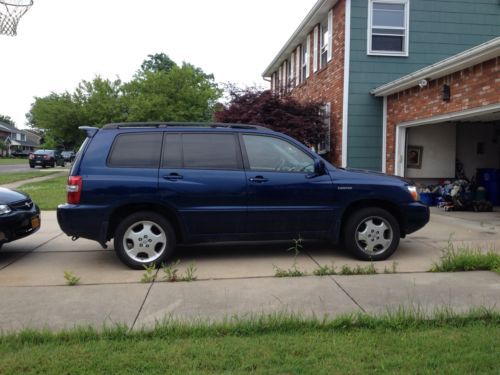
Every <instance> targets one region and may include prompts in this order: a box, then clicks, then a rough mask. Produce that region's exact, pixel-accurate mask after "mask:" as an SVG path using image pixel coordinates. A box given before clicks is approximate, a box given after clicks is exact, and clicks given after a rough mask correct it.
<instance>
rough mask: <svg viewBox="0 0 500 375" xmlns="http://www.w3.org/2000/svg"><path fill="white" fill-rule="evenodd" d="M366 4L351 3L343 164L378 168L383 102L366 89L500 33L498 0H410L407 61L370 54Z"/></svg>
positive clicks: (359, 0) (361, 1)
mask: <svg viewBox="0 0 500 375" xmlns="http://www.w3.org/2000/svg"><path fill="white" fill-rule="evenodd" d="M367 14H368V0H351V54H350V71H349V106H348V126H349V129H348V140H347V141H348V146H347V165H348V166H349V167H355V168H367V169H375V170H380V169H381V166H382V99H381V98H375V97H373V96H371V95H370V94H369V91H370V90H371V89H373V88H375V87H377V86H380V85H382V84H384V83H387V82H390V81H392V80H394V79H397V78H399V77H402V76H404V75H406V74H408V73H412V72H414V71H416V70H418V69H421V68H423V67H425V66H427V65H430V64H433V63H435V62H437V61H440V60H442V59H445V58H447V57H449V56H453V55H455V54H457V53H459V52H462V51H464V50H466V49H469V48H472V47H474V46H476V45H478V44H481V43H483V42H485V41H487V40H490V39H492V38H494V37H497V36H499V35H500V3H499V1H498V0H479V1H474V0H469V1H467V0H461V1H460V0H410V40H409V41H410V44H409V56H408V57H387V56H368V55H367V54H366V52H367V51H366V45H367V43H366V42H367V41H366V38H367V27H368V23H367Z"/></svg>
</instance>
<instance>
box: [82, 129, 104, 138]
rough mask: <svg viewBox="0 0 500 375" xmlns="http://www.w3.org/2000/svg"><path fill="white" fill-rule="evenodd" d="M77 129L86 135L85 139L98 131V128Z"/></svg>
mask: <svg viewBox="0 0 500 375" xmlns="http://www.w3.org/2000/svg"><path fill="white" fill-rule="evenodd" d="M78 129H80V130H83V131H84V132H85V133H87V137H89V138H92V137H93V136H94V135H95V134H96V133H97V132H98V131H99V128H96V127H94V126H79V127H78Z"/></svg>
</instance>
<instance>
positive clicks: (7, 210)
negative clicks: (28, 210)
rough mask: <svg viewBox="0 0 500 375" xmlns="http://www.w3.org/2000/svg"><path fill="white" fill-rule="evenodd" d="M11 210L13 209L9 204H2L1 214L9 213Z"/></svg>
mask: <svg viewBox="0 0 500 375" xmlns="http://www.w3.org/2000/svg"><path fill="white" fill-rule="evenodd" d="M11 211H12V210H11V209H10V207H9V206H7V205H5V204H0V215H4V214H8V213H9V212H11Z"/></svg>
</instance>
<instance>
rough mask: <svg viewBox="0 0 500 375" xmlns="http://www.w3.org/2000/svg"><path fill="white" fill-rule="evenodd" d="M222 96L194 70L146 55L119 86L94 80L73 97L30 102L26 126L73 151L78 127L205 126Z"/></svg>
mask: <svg viewBox="0 0 500 375" xmlns="http://www.w3.org/2000/svg"><path fill="white" fill-rule="evenodd" d="M221 95H222V91H221V90H220V89H219V88H218V86H217V84H216V83H215V81H214V77H213V76H212V75H210V74H206V73H204V72H203V71H202V70H201V69H200V68H197V67H194V66H193V65H191V64H187V63H183V64H182V66H178V65H177V64H175V63H174V62H173V61H172V60H170V58H169V57H168V56H167V55H165V54H156V55H150V56H149V57H148V59H146V60H144V62H143V64H142V65H141V70H139V72H138V74H136V75H135V76H134V78H133V79H132V80H131V81H130V82H128V83H124V82H122V81H121V80H120V79H116V80H114V81H110V80H107V79H103V78H101V77H96V78H94V79H93V80H92V81H81V82H80V84H79V85H78V87H77V88H76V89H75V90H74V92H73V93H70V92H65V93H62V94H58V93H51V94H50V95H48V96H46V97H41V98H35V102H34V103H33V104H32V106H31V110H30V112H29V113H28V114H27V119H28V123H29V124H30V125H31V126H32V127H34V128H38V129H41V130H44V132H45V134H46V136H47V137H48V138H49V139H52V140H56V141H57V140H58V139H61V140H63V141H62V143H63V146H64V147H71V148H74V147H75V146H77V145H78V144H79V143H80V142H81V141H82V139H83V133H82V132H80V131H78V129H77V128H78V126H82V125H92V126H101V125H103V124H106V123H110V122H122V121H209V120H211V118H212V114H213V112H214V107H215V104H216V102H217V100H218V99H219V98H220V97H221Z"/></svg>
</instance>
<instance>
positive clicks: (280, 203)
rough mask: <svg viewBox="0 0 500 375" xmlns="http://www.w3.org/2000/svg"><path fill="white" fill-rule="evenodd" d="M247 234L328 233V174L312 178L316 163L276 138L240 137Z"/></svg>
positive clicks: (330, 198)
mask: <svg viewBox="0 0 500 375" xmlns="http://www.w3.org/2000/svg"><path fill="white" fill-rule="evenodd" d="M242 144H243V145H244V151H245V156H246V160H245V163H246V165H245V167H246V177H247V184H248V231H249V232H250V233H266V234H270V233H288V234H290V233H293V234H294V235H298V234H306V233H308V232H309V233H312V232H326V231H328V230H329V229H330V228H331V226H332V224H333V222H334V215H333V213H334V207H333V203H334V202H333V188H332V181H331V178H330V176H329V175H328V174H325V175H322V176H316V175H314V158H313V157H312V156H311V155H309V154H307V153H306V152H304V151H303V150H301V149H299V148H298V147H297V146H296V145H293V144H292V143H290V142H288V141H286V140H283V139H281V138H277V137H271V136H261V135H250V134H245V135H243V136H242Z"/></svg>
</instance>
